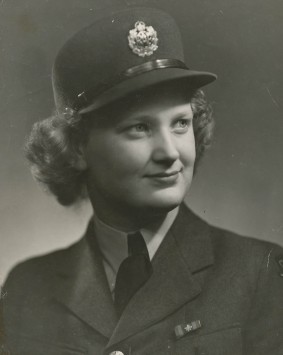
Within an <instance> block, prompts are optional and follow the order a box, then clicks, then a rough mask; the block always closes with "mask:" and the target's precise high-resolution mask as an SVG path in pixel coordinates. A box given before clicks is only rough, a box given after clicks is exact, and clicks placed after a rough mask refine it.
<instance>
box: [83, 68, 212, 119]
mask: <svg viewBox="0 0 283 355" xmlns="http://www.w3.org/2000/svg"><path fill="white" fill-rule="evenodd" d="M216 79H217V76H216V75H215V74H213V73H209V72H202V71H193V70H189V69H188V70H186V69H180V68H162V69H156V70H152V71H149V72H147V73H143V74H140V75H137V76H134V77H131V78H126V80H124V81H122V82H120V83H119V84H116V85H114V86H113V87H111V89H108V90H107V91H105V92H103V93H102V94H100V95H99V96H97V97H96V98H95V99H94V101H93V102H92V103H91V104H90V105H88V106H87V107H84V108H83V109H81V110H80V111H79V113H81V114H84V113H88V112H91V111H93V110H96V109H98V108H101V107H102V106H105V105H107V104H109V103H111V102H113V101H116V100H119V99H122V98H124V97H125V96H127V95H129V94H132V93H134V92H136V91H140V90H142V89H145V88H147V87H150V86H153V85H157V84H162V83H164V84H165V83H168V85H170V83H171V82H173V81H174V82H175V81H176V80H177V81H180V82H181V83H182V85H184V89H185V90H188V91H190V90H195V89H198V88H200V87H202V86H205V85H207V84H209V83H211V82H213V81H214V80H216Z"/></svg>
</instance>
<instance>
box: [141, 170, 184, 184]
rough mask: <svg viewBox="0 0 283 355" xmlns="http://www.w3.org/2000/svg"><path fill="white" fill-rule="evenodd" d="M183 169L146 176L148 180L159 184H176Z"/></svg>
mask: <svg viewBox="0 0 283 355" xmlns="http://www.w3.org/2000/svg"><path fill="white" fill-rule="evenodd" d="M181 171H182V169H180V170H171V171H161V172H157V173H154V174H148V175H146V177H147V178H149V179H152V180H153V181H155V182H158V183H162V184H163V183H165V184H172V183H173V184H174V183H176V182H177V181H178V179H179V176H180V173H181Z"/></svg>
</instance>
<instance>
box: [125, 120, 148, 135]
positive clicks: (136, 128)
mask: <svg viewBox="0 0 283 355" xmlns="http://www.w3.org/2000/svg"><path fill="white" fill-rule="evenodd" d="M149 130H150V127H149V125H148V124H146V123H137V124H135V125H132V126H129V127H128V128H127V129H126V132H127V133H128V134H129V135H130V136H132V137H142V136H144V135H147V134H148V133H149Z"/></svg>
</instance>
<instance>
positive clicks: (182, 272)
mask: <svg viewBox="0 0 283 355" xmlns="http://www.w3.org/2000/svg"><path fill="white" fill-rule="evenodd" d="M93 233H94V232H93V228H92V223H90V225H89V228H88V230H87V232H86V234H85V237H84V238H83V239H82V240H81V241H80V242H79V243H78V244H76V245H74V246H73V247H72V248H71V250H70V251H69V256H68V259H69V260H70V262H69V263H68V264H67V265H68V266H67V267H66V264H64V266H63V267H62V268H61V272H60V273H58V276H59V277H60V278H61V280H60V287H59V289H58V290H57V296H56V297H57V299H58V300H60V302H62V303H64V304H65V305H66V306H67V307H68V308H69V309H70V310H71V311H72V312H73V313H75V314H76V315H77V316H78V317H79V318H81V319H82V320H83V321H84V322H86V323H88V324H89V325H90V326H92V327H93V328H94V329H96V330H97V331H99V332H100V333H101V334H103V335H104V336H105V337H107V338H109V343H108V346H112V345H114V344H116V343H118V342H120V341H122V340H123V339H125V338H127V337H129V336H131V335H133V334H135V333H137V332H139V331H141V330H142V329H145V328H146V327H148V326H150V325H152V324H154V323H155V322H157V321H159V320H160V319H162V318H165V317H166V316H167V315H168V314H170V313H172V312H174V310H176V309H178V308H180V307H181V306H182V305H184V304H185V303H187V302H189V301H190V300H192V299H194V298H195V297H196V296H197V295H198V294H199V293H200V292H201V288H200V285H199V284H198V283H197V281H195V280H194V276H193V274H194V273H196V272H199V271H200V270H202V269H204V268H206V267H208V266H209V265H212V264H213V251H212V245H211V240H210V236H209V234H210V228H209V226H208V225H207V224H206V223H205V222H203V221H202V220H200V219H199V218H198V217H196V216H195V215H194V214H193V213H192V212H191V211H190V210H189V209H187V207H186V206H185V205H182V206H181V208H180V211H179V214H178V216H177V218H176V220H175V222H174V224H173V226H172V227H171V229H170V231H169V232H168V233H167V235H166V237H165V239H164V241H163V243H162V244H161V246H160V247H159V249H158V251H157V253H156V255H155V256H154V258H153V260H152V265H153V270H154V272H153V275H152V276H151V278H150V279H149V280H148V282H147V283H146V284H145V285H144V286H143V287H142V288H141V289H140V290H139V291H138V292H137V294H136V295H135V296H134V297H133V298H132V299H131V301H130V302H129V304H128V305H127V307H126V308H125V310H124V312H123V315H122V316H121V318H120V319H119V321H118V319H117V316H116V313H115V309H114V305H113V301H112V298H111V294H110V290H109V286H108V284H107V280H106V276H105V272H104V269H103V265H102V261H101V256H100V252H99V249H98V246H97V245H96V242H95V238H94V235H93ZM62 269H63V270H62ZM129 325H130V326H129Z"/></svg>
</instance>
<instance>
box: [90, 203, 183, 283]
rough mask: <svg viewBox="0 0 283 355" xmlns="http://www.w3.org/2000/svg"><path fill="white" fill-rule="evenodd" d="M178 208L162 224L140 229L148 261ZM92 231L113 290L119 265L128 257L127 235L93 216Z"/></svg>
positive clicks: (167, 229) (172, 220)
mask: <svg viewBox="0 0 283 355" xmlns="http://www.w3.org/2000/svg"><path fill="white" fill-rule="evenodd" d="M178 211H179V207H177V208H175V209H174V210H172V211H170V212H169V213H168V214H167V216H166V218H165V220H164V221H163V223H162V224H161V225H160V224H159V225H156V226H151V227H150V228H142V229H141V230H140V232H141V234H142V236H143V238H144V240H145V243H146V246H147V249H148V253H149V257H150V260H152V258H153V257H154V255H155V253H156V252H157V250H158V248H159V246H160V244H161V243H162V241H163V239H164V237H165V235H166V234H167V232H168V231H169V229H170V227H171V226H172V224H173V222H174V220H175V218H176V216H177V214H178ZM94 231H95V236H96V239H97V242H98V245H99V248H100V251H101V254H102V258H103V265H104V268H105V271H106V276H107V279H108V282H109V286H110V289H113V285H114V284H115V280H116V275H117V272H118V269H119V266H120V264H121V263H122V261H123V260H124V259H126V257H127V256H128V243H127V234H128V233H125V232H122V231H120V230H117V229H115V228H113V227H111V226H109V225H107V224H105V223H104V222H103V221H101V220H100V219H99V218H98V217H97V216H96V215H95V214H94Z"/></svg>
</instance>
